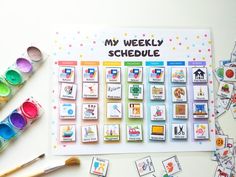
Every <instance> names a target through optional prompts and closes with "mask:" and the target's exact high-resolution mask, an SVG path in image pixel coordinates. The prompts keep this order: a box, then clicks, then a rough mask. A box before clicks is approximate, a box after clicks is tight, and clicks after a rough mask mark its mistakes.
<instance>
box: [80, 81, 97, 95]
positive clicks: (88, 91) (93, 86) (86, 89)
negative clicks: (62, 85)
mask: <svg viewBox="0 0 236 177" xmlns="http://www.w3.org/2000/svg"><path fill="white" fill-rule="evenodd" d="M82 92H83V93H82V97H83V98H98V83H83V91H82Z"/></svg>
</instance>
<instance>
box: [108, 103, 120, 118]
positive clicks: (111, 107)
mask: <svg viewBox="0 0 236 177" xmlns="http://www.w3.org/2000/svg"><path fill="white" fill-rule="evenodd" d="M107 118H118V119H121V118H122V104H121V103H120V102H118V103H113V102H112V103H107Z"/></svg>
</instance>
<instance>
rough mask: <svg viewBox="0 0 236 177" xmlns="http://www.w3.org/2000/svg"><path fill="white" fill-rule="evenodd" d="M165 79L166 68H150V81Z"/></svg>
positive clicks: (162, 80)
mask: <svg viewBox="0 0 236 177" xmlns="http://www.w3.org/2000/svg"><path fill="white" fill-rule="evenodd" d="M164 81H165V68H161V67H160V68H158V67H156V68H153V67H152V68H150V70H149V82H164Z"/></svg>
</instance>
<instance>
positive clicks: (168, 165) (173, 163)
mask: <svg viewBox="0 0 236 177" xmlns="http://www.w3.org/2000/svg"><path fill="white" fill-rule="evenodd" d="M162 164H163V166H164V168H165V171H166V173H167V174H168V175H173V174H176V173H178V172H180V171H182V168H181V166H180V163H179V160H178V158H177V156H173V157H170V158H168V159H166V160H164V161H162Z"/></svg>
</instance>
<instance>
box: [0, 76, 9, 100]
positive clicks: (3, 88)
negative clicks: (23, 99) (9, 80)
mask: <svg viewBox="0 0 236 177" xmlns="http://www.w3.org/2000/svg"><path fill="white" fill-rule="evenodd" d="M10 94H11V89H10V88H9V87H8V85H7V84H6V83H4V82H3V81H1V79H0V97H8V96H9V95H10Z"/></svg>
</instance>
